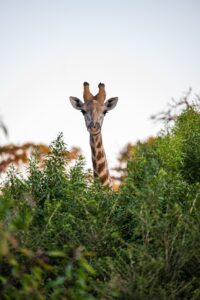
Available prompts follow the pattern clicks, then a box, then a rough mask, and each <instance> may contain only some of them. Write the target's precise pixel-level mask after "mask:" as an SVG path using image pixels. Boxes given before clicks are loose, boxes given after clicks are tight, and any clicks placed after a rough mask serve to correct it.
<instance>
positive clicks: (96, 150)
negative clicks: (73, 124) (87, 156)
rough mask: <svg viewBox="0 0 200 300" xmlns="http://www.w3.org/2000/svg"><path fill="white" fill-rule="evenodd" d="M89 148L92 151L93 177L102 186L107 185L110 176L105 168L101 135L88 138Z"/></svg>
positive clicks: (105, 162)
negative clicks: (96, 178)
mask: <svg viewBox="0 0 200 300" xmlns="http://www.w3.org/2000/svg"><path fill="white" fill-rule="evenodd" d="M90 146H91V151H92V163H93V171H94V176H95V177H99V179H100V181H101V183H102V184H103V185H109V183H110V175H109V171H108V166H107V160H106V156H105V152H104V149H103V143H102V137H101V134H98V135H96V136H93V135H91V136H90Z"/></svg>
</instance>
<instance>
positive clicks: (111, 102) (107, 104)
mask: <svg viewBox="0 0 200 300" xmlns="http://www.w3.org/2000/svg"><path fill="white" fill-rule="evenodd" d="M117 101H118V97H114V98H110V99H108V100H107V101H106V102H105V108H106V111H109V110H111V109H113V108H115V106H116V105H117Z"/></svg>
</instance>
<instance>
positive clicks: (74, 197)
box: [0, 107, 200, 300]
mask: <svg viewBox="0 0 200 300" xmlns="http://www.w3.org/2000/svg"><path fill="white" fill-rule="evenodd" d="M51 150H52V151H51V154H49V155H48V156H47V157H46V159H45V161H44V162H43V163H42V162H41V161H39V160H38V159H37V155H36V156H35V157H34V158H32V159H31V161H30V164H29V169H28V175H27V176H26V177H25V178H23V177H22V176H21V175H20V174H17V173H16V172H15V171H14V170H11V171H10V172H9V174H8V178H7V180H6V182H5V183H4V185H3V186H2V192H1V195H0V227H1V231H0V299H36V300H37V299H75V300H76V299H77V300H79V299H80V300H86V299H131V300H132V299H137V300H140V299H199V298H200V287H199V281H200V256H199V251H200V235H199V232H200V222H199V220H200V115H199V113H198V111H197V109H196V108H195V107H189V108H188V109H187V110H185V111H184V112H183V113H182V114H181V115H180V116H179V117H178V119H177V121H176V123H175V125H174V127H173V128H171V129H170V130H167V131H166V132H164V133H163V134H162V135H160V136H158V137H157V138H156V139H155V140H151V142H149V143H144V144H143V143H138V145H137V146H136V148H135V149H134V152H133V155H132V158H131V159H130V161H129V162H128V167H127V174H128V175H127V177H126V178H125V180H124V182H123V184H122V186H121V188H120V189H119V191H117V192H116V191H110V190H108V189H105V188H102V187H101V185H100V184H99V182H94V183H92V182H91V174H90V173H88V172H86V171H85V169H84V160H83V158H81V157H80V159H79V160H78V161H77V162H76V164H75V166H73V167H70V166H69V162H68V160H67V158H66V155H64V153H65V151H66V147H65V144H64V142H63V137H62V134H61V135H59V136H58V138H57V139H56V140H55V141H54V142H53V143H52V145H51Z"/></svg>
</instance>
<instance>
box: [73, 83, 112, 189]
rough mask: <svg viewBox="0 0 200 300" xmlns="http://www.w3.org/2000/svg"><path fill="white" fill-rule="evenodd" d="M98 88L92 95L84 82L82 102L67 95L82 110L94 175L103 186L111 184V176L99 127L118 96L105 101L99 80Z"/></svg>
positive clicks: (103, 89) (102, 87)
mask: <svg viewBox="0 0 200 300" xmlns="http://www.w3.org/2000/svg"><path fill="white" fill-rule="evenodd" d="M98 88H99V91H98V93H97V94H96V95H95V96H93V94H92V93H91V92H90V86H89V83H88V82H84V83H83V99H84V102H82V101H81V100H80V99H78V98H77V97H69V99H70V102H71V104H72V106H73V107H74V108H75V109H77V110H80V111H81V112H82V114H83V116H84V119H85V124H86V127H87V130H88V131H89V133H90V147H91V152H92V164H93V171H94V177H98V178H99V179H100V181H101V183H102V184H103V185H104V186H111V178H110V174H109V169H108V164H107V159H106V155H105V151H104V148H103V141H102V135H101V128H102V124H103V120H104V117H105V115H106V113H107V112H108V111H110V110H112V109H113V108H114V107H115V106H116V105H117V101H118V97H113V98H110V99H108V100H107V101H105V100H106V91H105V84H104V83H101V82H100V83H99V85H98Z"/></svg>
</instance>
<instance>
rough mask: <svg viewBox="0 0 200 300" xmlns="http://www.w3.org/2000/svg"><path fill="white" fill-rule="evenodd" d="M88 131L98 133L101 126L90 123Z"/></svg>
mask: <svg viewBox="0 0 200 300" xmlns="http://www.w3.org/2000/svg"><path fill="white" fill-rule="evenodd" d="M88 130H89V131H90V133H98V132H100V130H101V126H100V124H99V123H94V122H91V123H90V125H89V128H88Z"/></svg>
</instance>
